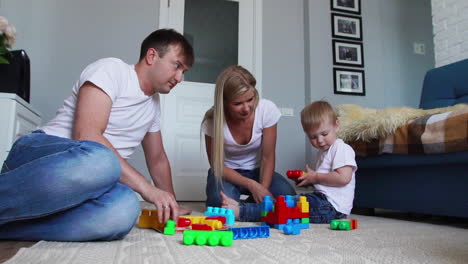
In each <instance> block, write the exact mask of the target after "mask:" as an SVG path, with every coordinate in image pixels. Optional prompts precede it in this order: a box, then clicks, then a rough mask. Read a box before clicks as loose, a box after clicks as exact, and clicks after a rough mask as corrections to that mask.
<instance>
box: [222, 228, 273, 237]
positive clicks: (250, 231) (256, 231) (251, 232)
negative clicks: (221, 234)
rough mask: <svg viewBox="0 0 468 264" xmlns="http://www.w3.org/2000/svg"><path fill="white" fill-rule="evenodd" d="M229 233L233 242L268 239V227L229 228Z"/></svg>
mask: <svg viewBox="0 0 468 264" xmlns="http://www.w3.org/2000/svg"><path fill="white" fill-rule="evenodd" d="M229 231H232V233H233V235H234V240H237V239H249V238H264V237H270V227H268V226H242V227H231V228H229Z"/></svg>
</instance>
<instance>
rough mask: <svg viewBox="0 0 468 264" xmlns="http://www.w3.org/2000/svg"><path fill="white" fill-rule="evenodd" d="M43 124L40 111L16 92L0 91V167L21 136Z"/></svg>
mask: <svg viewBox="0 0 468 264" xmlns="http://www.w3.org/2000/svg"><path fill="white" fill-rule="evenodd" d="M40 124H41V116H40V114H39V112H37V111H36V110H34V109H33V108H32V107H31V105H30V104H29V103H28V102H26V101H25V100H23V98H21V97H19V96H18V95H16V94H12V93H0V167H1V166H3V161H4V160H5V159H6V157H7V155H8V152H9V151H10V148H11V146H12V145H13V143H14V142H15V141H16V139H18V138H19V137H21V136H23V135H26V134H28V133H29V132H31V131H33V130H35V129H36V128H37V127H38V126H39V125H40Z"/></svg>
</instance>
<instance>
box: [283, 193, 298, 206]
mask: <svg viewBox="0 0 468 264" xmlns="http://www.w3.org/2000/svg"><path fill="white" fill-rule="evenodd" d="M284 201H285V202H286V206H287V207H294V206H296V201H295V200H294V196H292V195H286V196H285V197H284Z"/></svg>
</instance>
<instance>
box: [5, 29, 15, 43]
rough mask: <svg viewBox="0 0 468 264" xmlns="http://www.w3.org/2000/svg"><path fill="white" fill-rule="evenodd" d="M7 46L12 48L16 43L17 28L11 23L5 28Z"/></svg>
mask: <svg viewBox="0 0 468 264" xmlns="http://www.w3.org/2000/svg"><path fill="white" fill-rule="evenodd" d="M5 36H6V46H7V47H9V48H11V46H13V44H15V40H16V28H15V27H14V26H13V25H9V26H8V27H7V28H6V30H5Z"/></svg>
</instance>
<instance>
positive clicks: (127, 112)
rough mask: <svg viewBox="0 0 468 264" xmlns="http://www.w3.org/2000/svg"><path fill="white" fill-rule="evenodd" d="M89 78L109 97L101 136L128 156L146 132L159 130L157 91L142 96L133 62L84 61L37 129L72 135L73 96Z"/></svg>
mask: <svg viewBox="0 0 468 264" xmlns="http://www.w3.org/2000/svg"><path fill="white" fill-rule="evenodd" d="M86 81H89V82H91V83H93V84H94V85H96V86H97V87H99V88H100V89H102V90H103V91H104V92H105V93H106V94H107V95H108V96H109V98H110V99H111V100H112V108H111V112H110V116H109V122H108V124H107V127H106V130H105V131H104V134H103V135H104V137H106V138H107V140H109V142H110V143H111V144H112V146H114V148H115V149H116V150H117V151H118V152H119V154H120V155H121V156H122V158H124V159H126V158H128V157H129V156H130V155H131V154H132V153H133V152H134V151H135V148H136V147H137V146H138V145H139V144H140V143H141V141H142V140H143V138H144V136H145V135H146V133H147V132H157V131H159V130H160V116H161V110H160V104H159V94H158V93H156V94H155V95H153V96H146V95H145V94H144V93H143V91H142V90H141V88H140V83H139V81H138V77H137V74H136V71H135V66H134V65H128V64H126V63H125V62H123V61H122V60H120V59H116V58H105V59H100V60H98V61H96V62H94V63H92V64H90V65H88V66H87V67H86V68H85V69H84V71H83V72H82V73H81V76H80V79H79V80H78V81H77V82H76V83H75V85H74V87H73V93H72V95H71V96H70V97H68V98H67V99H65V101H64V103H63V105H62V107H61V108H60V109H59V110H58V111H57V114H56V116H55V118H53V119H52V120H51V121H49V122H48V123H47V124H46V125H45V126H43V127H42V128H41V129H42V130H44V132H45V133H47V134H49V135H54V136H59V137H64V138H72V129H73V121H74V114H75V108H76V103H77V96H78V91H79V89H80V87H81V86H82V85H83V84H84V83H85V82H86Z"/></svg>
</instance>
